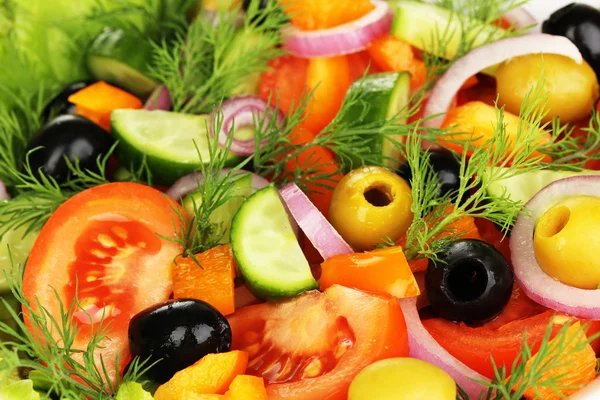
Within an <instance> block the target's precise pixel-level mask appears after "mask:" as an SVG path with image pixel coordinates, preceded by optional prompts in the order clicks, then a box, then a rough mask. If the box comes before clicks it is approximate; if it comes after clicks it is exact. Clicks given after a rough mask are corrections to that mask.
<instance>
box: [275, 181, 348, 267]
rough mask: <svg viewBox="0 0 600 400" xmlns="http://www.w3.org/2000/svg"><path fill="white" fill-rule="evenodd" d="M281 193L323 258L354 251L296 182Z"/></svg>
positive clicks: (299, 224) (290, 210)
mask: <svg viewBox="0 0 600 400" xmlns="http://www.w3.org/2000/svg"><path fill="white" fill-rule="evenodd" d="M279 195H280V196H281V198H282V199H283V202H284V203H285V204H286V205H287V208H288V210H289V212H290V214H291V215H292V217H294V219H295V220H296V222H297V223H298V226H300V229H302V231H303V232H304V234H305V235H306V237H307V238H308V240H310V242H311V243H312V244H313V246H315V249H317V251H318V252H319V254H321V256H322V257H323V259H325V260H326V259H328V258H330V257H333V256H335V255H338V254H350V253H354V250H352V247H350V245H348V243H346V242H345V241H344V239H342V237H341V236H340V234H339V233H338V232H337V231H336V230H335V228H334V227H333V226H331V224H330V223H329V221H327V219H326V218H325V217H324V216H323V214H321V212H320V211H319V210H318V209H317V207H315V206H314V204H313V203H312V202H311V201H310V199H309V198H308V197H307V196H306V195H305V194H304V192H302V190H300V188H299V187H298V186H297V185H296V184H295V183H290V184H289V185H287V186H285V187H283V188H281V189H280V190H279Z"/></svg>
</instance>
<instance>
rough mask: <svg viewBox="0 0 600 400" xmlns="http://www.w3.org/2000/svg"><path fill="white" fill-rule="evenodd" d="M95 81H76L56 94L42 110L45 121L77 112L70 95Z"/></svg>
mask: <svg viewBox="0 0 600 400" xmlns="http://www.w3.org/2000/svg"><path fill="white" fill-rule="evenodd" d="M92 83H93V82H90V81H88V82H76V83H72V84H70V85H67V86H65V87H64V88H63V90H62V91H61V92H60V93H59V94H58V95H56V97H55V98H53V99H52V100H51V101H50V102H49V103H48V104H47V105H46V107H45V108H44V111H43V112H42V117H43V118H44V121H48V120H49V119H50V118H52V117H55V116H59V115H65V114H75V104H73V103H71V102H70V101H69V96H71V95H72V94H75V93H77V92H79V91H80V90H81V89H84V88H86V87H88V86H89V85H91V84H92Z"/></svg>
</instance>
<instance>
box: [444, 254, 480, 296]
mask: <svg viewBox="0 0 600 400" xmlns="http://www.w3.org/2000/svg"><path fill="white" fill-rule="evenodd" d="M487 285H488V276H487V271H486V269H485V266H484V265H483V264H482V263H480V262H479V261H477V260H461V262H460V264H458V265H456V266H454V267H453V268H452V269H451V271H450V273H449V274H448V289H449V290H450V293H451V294H452V295H453V296H454V298H455V299H456V300H458V301H463V302H468V301H473V300H477V299H478V298H479V297H481V296H482V295H483V294H484V293H485V291H486V289H487Z"/></svg>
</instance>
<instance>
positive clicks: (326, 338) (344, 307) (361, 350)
mask: <svg viewBox="0 0 600 400" xmlns="http://www.w3.org/2000/svg"><path fill="white" fill-rule="evenodd" d="M228 319H229V323H230V325H231V329H232V334H233V345H232V348H233V349H240V350H245V351H247V352H248V353H249V354H250V361H249V366H248V371H247V372H246V373H247V374H253V375H257V376H262V377H263V378H264V379H265V383H266V384H267V393H268V394H269V400H283V399H290V400H292V399H300V398H301V399H303V400H346V398H347V395H348V388H349V386H350V383H351V382H352V379H353V378H354V377H355V376H356V374H358V372H360V371H361V370H362V369H363V368H364V367H366V366H367V365H369V364H371V363H373V362H374V361H377V360H381V359H384V358H391V357H406V356H408V334H407V331H406V324H405V321H404V316H403V314H402V311H401V309H400V306H399V305H398V302H397V301H396V300H395V299H393V298H391V297H382V296H376V295H372V294H368V293H365V292H361V291H358V290H354V289H349V288H346V287H343V286H339V285H334V286H332V287H330V288H328V289H327V290H326V291H325V292H324V293H321V292H318V291H311V292H307V293H305V294H303V295H301V296H299V297H296V298H294V299H290V300H288V301H286V302H282V303H278V304H274V303H265V304H259V305H254V306H250V307H245V308H243V309H241V310H238V311H236V312H235V313H234V314H233V315H231V316H229V317H228ZM257 327H262V330H259V331H257ZM339 338H342V339H343V340H342V339H339ZM340 340H342V341H340ZM345 340H349V341H350V343H352V344H351V345H349V347H348V346H347V345H346V347H344V349H343V351H342V352H341V353H340V352H339V351H340V343H343V344H344V343H348V342H345ZM262 349H267V350H266V351H263V350H262ZM336 354H337V355H336ZM315 358H317V359H318V360H323V361H322V364H319V365H320V366H321V367H320V369H319V370H323V369H324V370H325V372H324V373H322V374H316V376H313V377H311V378H308V379H306V378H303V377H302V374H305V373H307V372H306V371H307V370H308V368H306V365H307V363H310V361H312V360H314V359H315ZM275 362H281V364H279V365H286V366H288V365H289V366H290V368H291V371H294V372H293V373H290V372H288V373H287V374H286V375H280V374H279V372H277V373H275V374H274V373H273V368H270V367H269V366H270V365H271V363H273V364H274V363H275ZM263 363H265V364H268V366H267V367H264V366H263ZM275 365H276V364H275ZM261 368H267V370H266V371H262V370H261ZM290 368H287V369H285V370H286V371H287V370H288V369H290ZM295 368H298V369H295Z"/></svg>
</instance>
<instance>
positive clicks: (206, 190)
mask: <svg viewBox="0 0 600 400" xmlns="http://www.w3.org/2000/svg"><path fill="white" fill-rule="evenodd" d="M214 115H215V116H216V118H214V119H213V121H212V123H213V129H214V131H215V132H220V130H221V127H222V125H223V114H222V113H221V112H220V111H219V109H215V111H214ZM231 129H232V132H233V129H234V127H232V128H231ZM232 132H230V134H229V135H228V140H227V142H226V143H225V144H224V146H223V147H221V145H219V142H218V140H213V139H212V138H210V137H208V138H207V139H208V143H210V145H209V147H208V152H209V159H208V160H203V158H202V155H201V152H200V150H199V149H198V148H197V147H196V149H197V151H198V157H199V158H200V162H201V166H200V169H199V171H198V173H199V174H200V175H201V176H202V182H200V181H198V190H197V191H195V194H196V195H198V196H199V200H196V199H195V198H194V199H192V205H193V213H192V214H193V215H192V216H191V218H189V216H187V217H188V219H187V220H186V215H185V214H184V212H183V211H182V210H181V209H179V208H175V209H174V210H175V213H176V214H177V218H178V223H179V226H180V229H179V230H178V231H176V232H175V239H173V238H172V237H164V239H167V240H170V241H174V242H176V243H179V244H181V246H182V247H183V252H182V254H181V256H183V257H191V258H192V259H193V260H194V261H195V262H196V263H197V264H198V265H200V264H199V262H198V260H197V259H196V257H195V254H198V253H201V252H203V251H206V250H208V249H211V248H213V247H215V246H217V245H218V244H219V243H221V241H222V239H223V236H224V235H225V232H226V229H225V227H224V226H223V224H222V223H216V222H215V221H214V220H213V218H211V217H212V215H213V214H214V213H215V211H216V210H218V209H219V208H220V207H222V206H224V205H225V204H226V203H227V202H229V201H231V200H232V199H234V198H235V197H237V196H239V195H238V194H236V177H235V176H236V174H237V172H238V171H239V170H241V169H242V168H243V167H244V166H245V165H246V164H247V163H248V162H249V159H247V160H246V161H244V162H242V163H240V164H238V165H237V166H236V167H234V168H232V169H230V170H229V171H227V172H225V173H223V169H224V168H225V166H226V163H227V159H228V155H229V149H230V148H231V143H232V142H233V134H232ZM206 135H207V136H208V135H210V129H209V126H208V125H207V127H206ZM194 145H195V143H194ZM205 161H207V162H206V163H205ZM176 225H177V224H174V226H176Z"/></svg>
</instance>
